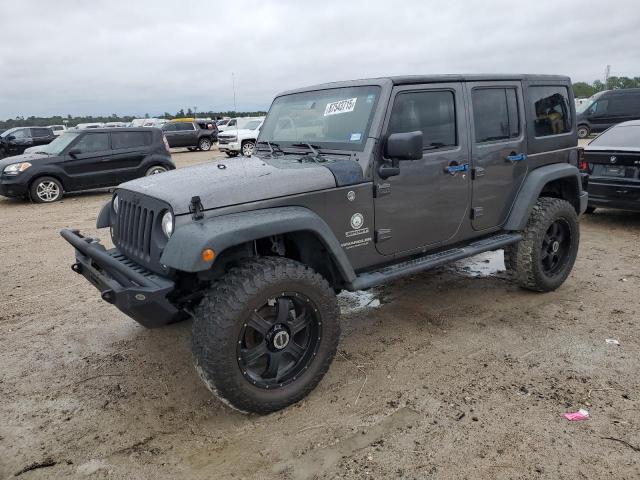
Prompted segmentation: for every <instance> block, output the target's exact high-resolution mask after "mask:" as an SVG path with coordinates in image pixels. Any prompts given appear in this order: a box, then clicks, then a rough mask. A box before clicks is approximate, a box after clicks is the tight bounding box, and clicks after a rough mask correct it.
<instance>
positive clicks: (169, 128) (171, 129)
mask: <svg viewBox="0 0 640 480" xmlns="http://www.w3.org/2000/svg"><path fill="white" fill-rule="evenodd" d="M162 130H163V131H165V132H175V131H176V124H175V123H167V124H166V125H165V126H164V127H162Z"/></svg>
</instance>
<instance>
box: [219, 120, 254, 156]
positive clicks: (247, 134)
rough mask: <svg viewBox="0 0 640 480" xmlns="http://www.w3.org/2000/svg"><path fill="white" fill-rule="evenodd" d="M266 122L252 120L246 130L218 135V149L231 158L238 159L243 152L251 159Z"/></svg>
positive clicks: (229, 131) (226, 131) (230, 131)
mask: <svg viewBox="0 0 640 480" xmlns="http://www.w3.org/2000/svg"><path fill="white" fill-rule="evenodd" d="M263 122H264V120H252V121H250V122H249V123H247V124H246V125H245V126H244V128H240V129H238V130H235V129H232V130H225V131H224V132H221V133H220V134H219V135H218V148H219V149H220V151H221V152H224V153H226V154H227V156H229V157H236V156H238V154H240V153H241V152H242V155H244V156H245V157H250V156H251V155H253V152H254V151H255V148H256V139H257V138H258V135H259V134H260V127H261V126H262V123H263Z"/></svg>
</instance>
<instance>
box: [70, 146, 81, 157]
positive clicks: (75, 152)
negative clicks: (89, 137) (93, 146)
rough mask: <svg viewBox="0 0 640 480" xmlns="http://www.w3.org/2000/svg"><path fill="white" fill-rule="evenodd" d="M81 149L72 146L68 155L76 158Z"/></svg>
mask: <svg viewBox="0 0 640 480" xmlns="http://www.w3.org/2000/svg"><path fill="white" fill-rule="evenodd" d="M81 153H82V151H81V150H80V149H79V148H72V149H71V150H69V156H70V157H71V158H76V156H77V155H80V154H81Z"/></svg>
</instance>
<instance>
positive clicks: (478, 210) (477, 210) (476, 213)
mask: <svg viewBox="0 0 640 480" xmlns="http://www.w3.org/2000/svg"><path fill="white" fill-rule="evenodd" d="M483 215H484V208H482V207H473V208H472V209H471V219H472V220H475V219H476V218H480V217H481V216H483Z"/></svg>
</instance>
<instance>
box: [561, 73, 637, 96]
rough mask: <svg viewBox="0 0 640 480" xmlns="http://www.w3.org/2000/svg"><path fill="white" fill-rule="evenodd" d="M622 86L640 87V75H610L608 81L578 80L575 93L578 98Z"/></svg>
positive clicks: (574, 87)
mask: <svg viewBox="0 0 640 480" xmlns="http://www.w3.org/2000/svg"><path fill="white" fill-rule="evenodd" d="M621 88H640V77H633V78H630V77H609V78H608V79H607V82H606V83H605V82H602V81H600V80H594V81H593V82H591V83H587V82H576V83H574V84H573V95H574V96H575V97H576V98H588V97H590V96H592V95H594V94H596V93H598V92H602V91H603V90H618V89H621Z"/></svg>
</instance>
